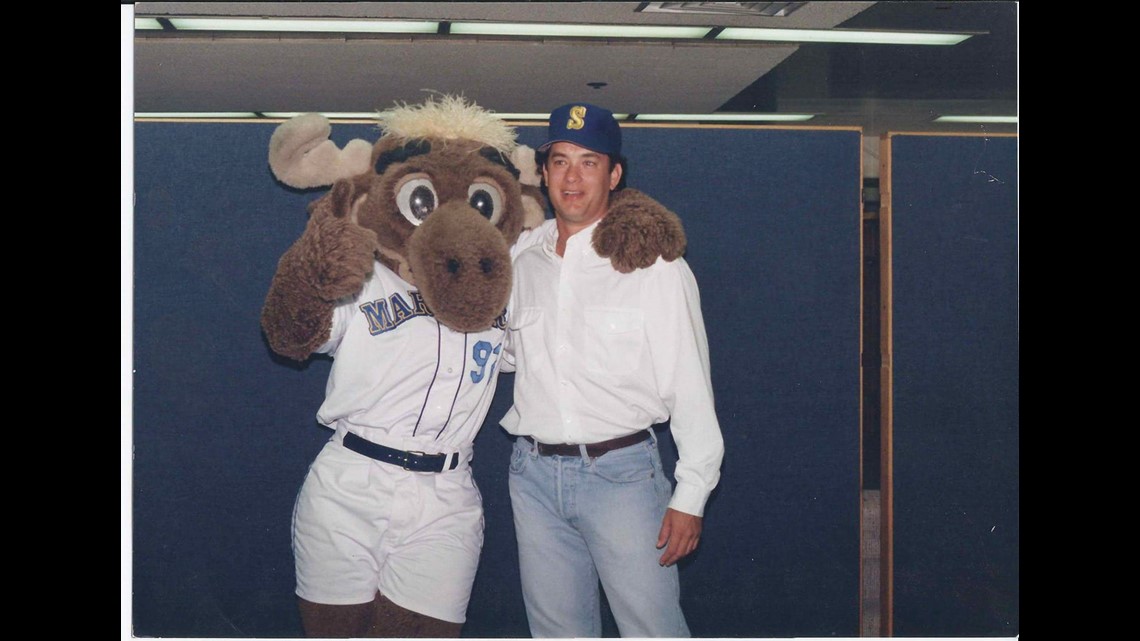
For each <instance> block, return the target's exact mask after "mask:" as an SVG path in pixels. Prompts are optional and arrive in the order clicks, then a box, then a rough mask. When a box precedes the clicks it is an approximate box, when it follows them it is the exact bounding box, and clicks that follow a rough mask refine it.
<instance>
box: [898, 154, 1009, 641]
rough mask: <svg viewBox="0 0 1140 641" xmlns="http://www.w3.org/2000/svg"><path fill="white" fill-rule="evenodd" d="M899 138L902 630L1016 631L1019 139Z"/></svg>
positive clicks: (910, 633)
mask: <svg viewBox="0 0 1140 641" xmlns="http://www.w3.org/2000/svg"><path fill="white" fill-rule="evenodd" d="M891 140H892V142H891V158H892V167H893V174H892V190H893V196H892V200H891V202H892V245H893V270H894V283H893V286H894V484H893V488H894V509H895V512H894V547H895V562H894V563H895V583H894V585H895V600H894V622H895V625H894V632H895V634H897V635H899V636H932V635H935V636H1003V637H1004V636H1016V635H1017V634H1018V633H1019V628H1020V616H1019V613H1020V608H1019V598H1020V597H1019V593H1020V590H1019V547H1020V546H1019V522H1020V511H1019V497H1020V481H1019V443H1020V436H1019V433H1020V429H1019V366H1018V361H1019V328H1018V322H1019V321H1018V318H1019V303H1018V271H1019V267H1018V210H1017V190H1018V173H1017V139H1016V138H1008V137H1007V138H985V137H961V136H957V137H935V136H894V137H893V138H892V139H891Z"/></svg>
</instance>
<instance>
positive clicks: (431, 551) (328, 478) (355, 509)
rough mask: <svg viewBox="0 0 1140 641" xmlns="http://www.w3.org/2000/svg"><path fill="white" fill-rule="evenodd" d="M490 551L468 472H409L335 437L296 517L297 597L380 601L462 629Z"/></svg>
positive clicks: (479, 503) (316, 600)
mask: <svg viewBox="0 0 1140 641" xmlns="http://www.w3.org/2000/svg"><path fill="white" fill-rule="evenodd" d="M482 548H483V505H482V497H481V496H480V495H479V490H478V488H477V487H476V486H475V480H474V479H473V478H472V476H471V469H470V468H469V467H468V466H466V465H461V466H460V467H459V468H457V469H455V470H453V471H450V472H444V473H439V474H435V473H430V472H408V471H405V470H403V469H401V468H399V467H396V466H394V465H391V464H388V463H382V462H379V461H374V460H372V459H370V458H367V457H365V456H362V455H360V454H357V453H356V452H353V451H351V450H348V449H346V448H345V447H344V446H343V445H341V443H340V439H339V438H334V439H333V440H332V441H329V443H328V444H326V445H325V447H324V449H323V450H321V453H320V454H319V455H318V456H317V459H316V461H314V462H313V465H312V467H310V468H309V474H308V476H307V477H306V478H305V483H304V485H303V486H302V488H301V492H300V494H299V495H298V496H297V504H296V506H295V508H294V510H293V556H294V558H295V560H296V566H297V567H296V569H297V596H299V597H301V598H302V599H305V600H306V601H312V602H314V603H323V604H328V605H350V604H356V603H368V602H370V601H372V600H373V599H374V598H375V596H376V592H377V591H379V592H380V593H381V594H383V595H384V596H386V597H388V598H389V599H391V600H392V601H393V602H394V603H396V604H397V605H399V606H400V607H403V608H406V609H408V610H412V611H413V612H418V613H420V614H426V615H427V616H430V617H434V618H437V619H442V620H444V621H450V622H453V623H462V622H464V621H465V620H466V617H467V603H468V601H469V600H470V598H471V585H472V583H473V582H474V581H475V571H476V569H477V568H478V565H479V552H480V551H481V550H482Z"/></svg>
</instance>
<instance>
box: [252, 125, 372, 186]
mask: <svg viewBox="0 0 1140 641" xmlns="http://www.w3.org/2000/svg"><path fill="white" fill-rule="evenodd" d="M331 131H332V127H331V126H330V125H329V121H328V119H327V118H325V117H324V116H322V115H320V114H315V113H314V114H304V115H302V116H297V117H295V118H293V119H291V120H289V121H287V122H285V123H283V124H281V125H280V126H279V127H277V129H276V130H274V132H273V136H272V137H271V138H270V139H269V167H270V169H272V170H273V175H274V176H276V177H277V180H280V181H281V182H283V183H285V184H286V185H289V186H290V187H296V188H298V189H308V188H310V187H326V186H328V185H331V184H333V183H335V182H336V181H337V180H338V179H340V178H350V177H352V176H356V175H358V174H362V173H364V172H365V171H368V168H369V167H370V166H371V160H372V143H370V142H368V141H366V140H360V139H356V140H351V141H349V142H348V144H347V145H345V146H344V149H339V148H337V146H336V143H334V142H333V141H332V140H329V133H330V132H331Z"/></svg>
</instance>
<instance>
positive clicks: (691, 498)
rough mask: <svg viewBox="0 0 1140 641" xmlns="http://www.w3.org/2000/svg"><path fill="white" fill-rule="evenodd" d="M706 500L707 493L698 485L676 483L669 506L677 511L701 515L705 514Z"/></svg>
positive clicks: (707, 498) (707, 497)
mask: <svg viewBox="0 0 1140 641" xmlns="http://www.w3.org/2000/svg"><path fill="white" fill-rule="evenodd" d="M708 500H709V493H708V492H706V491H705V490H703V489H701V488H700V487H698V486H696V485H690V484H688V483H678V484H677V488H676V489H675V490H673V500H671V501H669V507H670V508H672V509H674V510H677V511H678V512H684V513H685V514H692V515H693V516H702V517H703V516H704V515H705V502H706V501H708Z"/></svg>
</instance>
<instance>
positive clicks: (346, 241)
mask: <svg viewBox="0 0 1140 641" xmlns="http://www.w3.org/2000/svg"><path fill="white" fill-rule="evenodd" d="M355 191H356V190H355V189H354V187H353V183H352V182H351V181H348V180H340V181H338V182H337V183H336V184H335V185H334V186H333V188H332V190H331V191H330V192H329V193H328V194H326V195H325V196H324V197H323V198H321V199H320V200H318V201H316V202H315V203H313V205H312V206H311V207H310V216H309V222H308V224H307V225H306V226H305V231H304V233H302V234H301V237H300V238H299V239H297V242H295V243H293V246H292V247H290V248H289V249H288V250H287V251H286V252H285V254H284V255H283V256H282V257H281V260H280V261H278V263H277V272H276V274H274V276H273V282H272V283H271V284H270V286H269V294H268V295H267V296H266V297H265V306H264V307H263V308H262V310H261V328H262V330H264V332H265V338H266V340H268V341H269V346H270V347H271V348H272V349H273V351H275V352H277V353H278V354H280V355H282V356H286V357H288V358H292V359H294V360H298V361H300V360H304V359H306V358H308V356H309V355H310V354H312V353H313V352H314V351H316V349H317V348H318V347H320V346H321V345H322V344H324V343H325V342H326V341H328V339H329V330H330V327H331V325H332V317H333V309H334V308H335V307H336V304H337V301H338V300H339V299H341V298H344V297H346V296H352V295H354V294H356V293H357V292H359V291H360V288H361V287H362V286H363V285H364V281H365V279H366V278H367V277H368V275H369V274H370V273H371V272H372V261H373V254H374V252H375V249H376V234H375V233H374V232H372V231H370V230H367V229H364V228H363V227H361V226H359V225H357V224H356V222H355V221H354V220H353V215H352V209H353V204H354V201H355V200H356V198H355V197H354V193H355Z"/></svg>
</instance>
